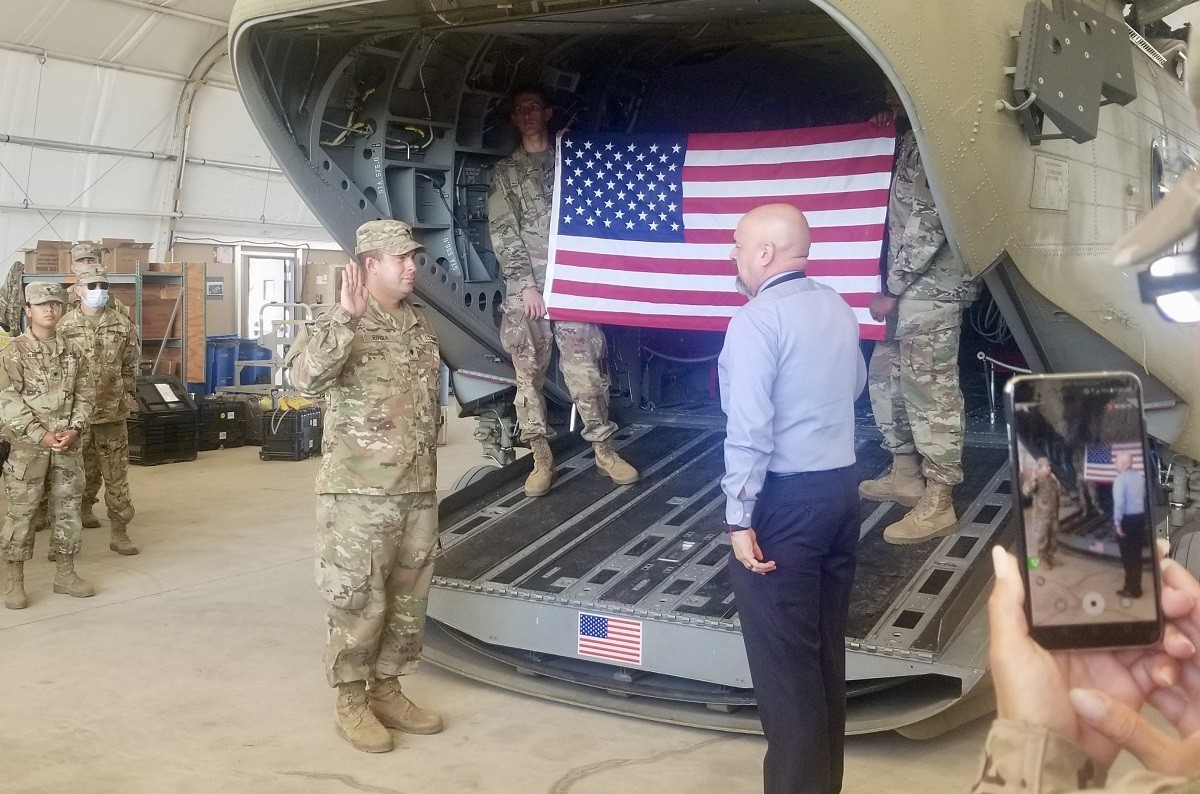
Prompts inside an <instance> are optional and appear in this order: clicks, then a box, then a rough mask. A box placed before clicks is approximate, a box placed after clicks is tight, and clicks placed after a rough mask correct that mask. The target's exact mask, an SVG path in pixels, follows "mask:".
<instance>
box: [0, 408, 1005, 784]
mask: <svg viewBox="0 0 1200 794" xmlns="http://www.w3.org/2000/svg"><path fill="white" fill-rule="evenodd" d="M471 429H472V423H471V422H468V421H461V422H460V421H454V422H452V424H451V426H450V432H449V442H450V443H449V444H448V445H447V446H446V447H443V448H442V449H441V454H440V460H441V472H440V476H439V487H440V488H443V489H448V488H450V487H451V486H452V484H453V483H454V481H455V480H456V479H457V477H458V475H459V474H460V473H461V472H462V471H464V470H466V469H467V468H469V467H470V466H473V465H476V464H477V463H480V462H482V461H481V459H480V457H479V447H478V445H477V444H476V443H475V442H474V441H473V440H472V439H471ZM317 467H318V461H316V460H310V461H304V462H299V463H291V462H269V463H266V462H262V461H259V459H258V450H257V448H254V447H247V448H242V449H236V450H226V451H217V452H204V453H201V455H200V459H199V460H198V461H196V462H194V463H181V464H172V465H166V466H159V467H151V468H141V467H136V466H135V467H133V470H132V472H131V479H132V485H133V494H134V500H135V504H136V505H137V510H138V515H137V518H136V519H135V521H134V524H133V525H132V526H131V527H130V534H131V535H132V536H133V538H134V540H135V541H136V542H138V543H139V544H140V545H141V547H142V554H141V555H139V556H136V557H119V556H117V555H116V554H113V553H112V552H110V551H109V550H108V544H107V522H105V527H104V528H102V529H94V530H85V540H84V549H83V552H82V553H81V555H80V558H79V564H78V568H79V571H80V573H81V574H83V575H84V576H85V577H86V578H87V579H88V580H90V581H91V582H92V583H93V584H95V585H96V588H97V591H98V592H97V595H96V596H95V597H94V598H90V599H72V598H69V597H67V596H62V595H55V594H53V593H52V592H51V591H50V582H51V579H52V574H53V570H52V569H53V566H52V564H51V563H48V562H46V559H45V553H46V543H47V539H46V538H44V537H39V538H38V547H37V556H36V557H35V559H34V560H33V561H32V562H31V563H29V564H28V565H27V566H26V570H27V573H26V576H27V585H28V592H29V595H30V598H31V603H30V606H29V608H28V609H26V610H23V611H9V610H0V680H2V681H3V695H2V696H0V726H3V727H2V730H3V731H4V741H3V742H0V791H4V792H12V791H19V792H59V791H72V792H123V793H132V792H163V791H172V792H213V791H222V792H242V791H255V792H261V791H284V792H338V791H367V792H417V791H424V792H427V791H451V792H471V791H477V792H523V793H530V792H555V793H556V794H557V793H559V792H572V794H592V793H593V792H595V793H598V792H625V791H659V792H721V794H734V793H735V792H755V791H760V790H761V787H760V770H761V758H762V752H763V749H764V744H763V741H762V739H761V737H755V736H736V735H727V734H721V733H714V732H708V731H703V730H696V729H689V728H677V727H672V726H666V725H660V724H656V723H650V722H644V721H640V720H635V719H630V718H625V717H616V716H611V715H607V714H601V713H596V712H591V711H586V710H582V709H577V708H573V707H568V706H563V705H559V704H556V703H551V702H545V701H540V700H537V699H533V698H529V697H526V696H522V695H516V694H512V693H509V692H506V691H503V690H499V689H496V688H492V687H489V686H485V685H482V684H477V683H475V682H472V681H469V680H466V679H462V678H459V677H457V676H455V675H453V674H450V673H447V672H445V671H442V670H439V669H437V668H436V667H433V666H432V665H428V664H426V665H424V666H423V667H422V669H421V670H420V671H419V672H418V673H417V674H416V675H415V676H413V677H412V678H411V679H410V680H409V681H407V682H406V684H405V690H406V692H409V693H411V694H412V696H413V698H414V700H416V701H417V702H418V703H420V704H422V705H425V706H429V707H433V708H437V709H439V710H440V711H441V712H442V713H443V715H444V717H445V720H446V730H445V732H444V733H442V734H440V735H437V736H408V735H404V734H400V733H396V734H395V737H396V740H397V742H396V743H397V747H396V750H395V751H394V752H392V753H390V754H384V755H367V754H365V753H360V752H357V751H355V750H354V749H352V748H351V747H350V746H349V745H348V744H346V743H345V742H344V741H343V740H341V739H340V738H338V737H337V735H336V734H335V733H334V729H333V724H332V711H333V701H334V696H333V691H332V690H331V689H330V688H329V687H328V686H327V685H326V683H325V679H324V672H323V670H322V665H321V654H322V649H323V644H324V617H323V615H324V610H323V607H322V601H321V599H320V598H319V597H318V595H317V593H316V591H315V589H314V585H313V581H312V556H313V550H312V547H313V512H314V498H313V492H312V484H313V477H314V476H315V473H316V470H317ZM987 722H988V721H987V720H978V721H976V722H974V723H972V724H970V725H967V726H965V727H963V728H960V729H958V730H955V731H953V732H951V733H949V734H947V735H944V736H942V737H940V738H938V739H934V740H930V741H925V742H916V741H911V740H908V739H904V738H902V737H900V736H898V735H896V734H879V735H872V736H863V737H852V738H850V739H849V741H848V743H847V749H846V755H847V760H846V782H845V790H846V791H848V792H876V791H878V790H880V788H881V787H886V788H887V789H888V790H889V791H893V792H918V791H921V792H929V791H953V790H960V791H961V790H966V789H967V788H968V787H969V786H970V784H971V783H972V782H973V780H974V776H975V773H976V764H977V758H978V752H979V748H980V746H981V744H982V742H983V737H984V734H985V733H986V730H987Z"/></svg>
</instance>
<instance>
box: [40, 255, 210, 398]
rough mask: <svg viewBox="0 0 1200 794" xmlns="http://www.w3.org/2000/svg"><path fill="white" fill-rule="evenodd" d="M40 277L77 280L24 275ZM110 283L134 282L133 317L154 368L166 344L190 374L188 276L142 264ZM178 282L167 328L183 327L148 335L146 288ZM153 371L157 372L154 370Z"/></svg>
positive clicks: (66, 276) (64, 278)
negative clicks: (144, 309)
mask: <svg viewBox="0 0 1200 794" xmlns="http://www.w3.org/2000/svg"><path fill="white" fill-rule="evenodd" d="M37 281H52V282H58V283H59V284H62V285H63V286H65V287H70V286H72V285H74V283H75V274H74V273H25V274H24V275H23V276H22V277H21V285H22V287H24V285H26V284H31V283H33V282H37ZM108 283H109V284H132V285H133V305H132V306H130V309H131V311H132V312H133V314H132V317H131V319H132V320H133V324H134V327H136V328H137V331H138V336H139V337H140V338H141V340H142V358H143V359H145V358H151V359H152V360H153V361H154V362H155V367H154V369H157V367H158V362H159V361H160V360H161V358H162V356H161V351H162V349H164V348H167V349H178V350H179V371H180V373H181V376H182V377H183V378H184V379H185V380H186V377H187V371H188V369H187V361H188V351H187V344H186V341H187V338H188V312H187V300H188V295H187V278H186V277H185V274H184V273H163V272H160V271H157V270H142V269H141V268H140V267H139V268H138V272H136V273H109V274H108ZM171 284H173V285H177V286H178V287H179V296H178V297H177V298H176V299H175V306H174V310H173V312H172V320H171V321H169V322H168V327H167V329H165V330H167V331H171V330H173V329H176V328H177V329H179V336H178V338H175V336H174V334H171V335H170V336H168V337H166V338H164V337H152V338H147V337H146V336H145V334H143V333H142V305H143V300H142V298H143V294H142V293H143V289H144V288H145V287H147V286H151V285H157V286H164V285H171ZM150 374H154V371H153V370H152V371H151V373H150Z"/></svg>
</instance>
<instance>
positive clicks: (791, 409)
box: [718, 204, 867, 792]
mask: <svg viewBox="0 0 1200 794" xmlns="http://www.w3.org/2000/svg"><path fill="white" fill-rule="evenodd" d="M733 239H734V247H733V251H732V252H731V253H730V258H731V259H733V260H734V261H735V262H736V263H737V271H738V282H739V289H740V290H741V291H742V292H744V293H745V294H747V295H749V296H751V298H750V302H749V303H747V304H746V305H745V306H743V307H742V308H741V309H739V310H738V311H737V313H736V314H734V316H733V319H732V320H731V321H730V323H729V330H728V331H727V332H726V335H725V345H724V348H723V349H722V350H721V356H720V359H719V362H718V372H719V375H720V382H721V407H722V408H723V409H724V411H725V414H726V417H727V423H726V438H725V476H724V477H723V478H722V480H721V487H722V489H723V490H724V492H725V496H726V507H725V518H726V522H727V524H728V528H729V533H730V542H731V544H732V547H733V548H732V553H731V556H730V560H729V575H730V579H731V581H732V584H733V591H734V595H735V597H736V599H737V608H738V617H739V620H740V622H741V627H742V639H743V641H744V642H745V645H746V657H747V659H748V660H749V663H750V675H751V678H752V680H753V683H754V697H755V700H756V701H757V702H758V712H759V718H760V720H761V721H762V726H763V733H764V734H765V735H766V737H767V753H766V757H765V758H764V759H763V786H764V789H765V790H766V791H767V792H797V791H805V792H810V791H820V792H836V791H840V790H841V786H842V750H843V744H844V737H845V730H846V653H845V636H846V620H847V613H848V611H849V603H850V586H851V584H852V583H853V580H854V564H855V562H854V552H855V547H856V546H857V544H858V532H859V527H860V520H859V498H858V480H857V478H856V476H855V471H854V462H855V456H854V400H855V398H857V397H858V395H859V394H860V393H861V392H862V390H863V387H864V386H865V385H866V380H867V370H866V365H865V364H864V363H863V358H862V354H861V352H860V351H859V347H858V320H857V318H856V317H855V316H854V311H853V310H852V309H851V308H850V307H849V306H848V305H847V304H846V302H845V301H844V300H843V299H842V297H841V296H840V295H838V293H837V292H835V291H834V290H832V289H830V288H829V287H827V286H824V285H822V284H819V283H817V282H815V281H813V280H812V279H808V278H805V273H804V270H805V268H806V267H807V266H808V252H809V246H810V245H811V242H812V236H811V233H810V232H809V228H808V222H807V221H806V220H805V218H804V214H803V213H801V212H800V211H799V210H797V209H795V208H794V207H791V206H788V205H785V204H769V205H766V206H762V207H758V208H757V209H754V210H752V211H751V212H749V213H747V214H746V215H745V216H744V217H743V218H742V220H741V222H740V223H738V227H737V231H736V232H735V233H734V238H733Z"/></svg>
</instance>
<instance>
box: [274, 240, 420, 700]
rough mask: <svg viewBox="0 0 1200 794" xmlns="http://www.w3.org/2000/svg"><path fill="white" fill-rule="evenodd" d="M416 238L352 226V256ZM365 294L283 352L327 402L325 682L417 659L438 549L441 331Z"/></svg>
mask: <svg viewBox="0 0 1200 794" xmlns="http://www.w3.org/2000/svg"><path fill="white" fill-rule="evenodd" d="M417 247H419V246H418V245H417V244H416V243H415V242H414V241H413V240H412V237H411V232H410V230H409V227H408V226H407V224H403V223H400V222H399V221H373V222H371V223H368V224H364V226H363V227H362V228H360V229H359V239H358V247H357V248H358V252H359V253H361V252H363V251H370V250H387V251H389V252H390V253H397V254H403V253H407V252H408V251H412V250H415V249H416V248H417ZM367 302H368V307H367V312H366V314H365V315H363V316H362V317H361V318H358V319H355V318H354V317H353V316H352V315H351V314H350V313H349V312H348V311H346V309H345V308H343V307H342V306H340V305H339V306H336V307H334V308H333V309H332V310H331V311H329V312H326V313H325V314H324V315H322V316H321V317H320V318H319V319H318V320H317V321H316V322H315V323H313V324H312V325H311V326H309V327H308V328H306V329H304V330H303V331H301V333H300V334H299V336H298V337H297V339H296V342H295V344H294V345H293V346H292V349H291V351H290V352H289V354H288V363H289V366H290V368H291V378H292V382H293V383H294V384H295V385H296V386H297V388H299V389H300V390H301V391H302V392H304V393H305V394H307V395H310V396H314V397H315V396H320V395H323V396H324V397H325V399H326V400H327V402H328V408H327V412H326V418H325V436H324V439H323V442H322V447H323V452H324V460H323V461H322V464H321V470H320V473H319V474H318V475H317V494H318V503H317V558H316V578H317V587H318V589H319V590H320V592H321V595H322V596H323V597H324V598H325V600H326V601H327V602H328V604H329V638H328V645H327V648H326V654H325V667H326V676H327V678H328V680H329V684H330V686H338V685H339V684H347V683H352V682H355V681H371V680H380V679H387V678H391V677H394V676H399V675H404V674H406V673H410V672H412V671H413V670H414V669H415V668H416V665H417V662H418V660H419V658H420V654H421V643H422V637H423V635H424V630H425V610H426V606H427V605H428V599H429V586H430V583H431V581H432V579H433V560H434V551H435V548H436V546H437V531H438V526H437V500H436V489H437V484H436V481H437V454H436V449H437V420H438V417H439V415H440V405H439V402H438V367H439V359H438V347H437V338H436V336H435V335H434V331H433V327H432V326H431V325H430V324H429V322H428V321H427V320H426V319H425V318H424V317H423V316H422V315H421V314H420V313H419V312H418V311H417V310H416V309H414V308H413V307H412V305H411V304H410V303H409V302H408V301H404V302H403V303H402V304H401V307H400V309H399V310H398V311H397V312H395V313H392V312H388V311H386V310H384V309H383V308H382V307H381V306H380V305H379V304H378V303H377V302H376V301H375V299H374V298H373V297H368V300H367Z"/></svg>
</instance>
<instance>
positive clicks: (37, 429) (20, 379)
mask: <svg viewBox="0 0 1200 794" xmlns="http://www.w3.org/2000/svg"><path fill="white" fill-rule="evenodd" d="M0 369H2V370H3V375H2V376H0V377H2V379H3V385H4V389H3V390H2V391H0V423H3V424H4V426H5V427H7V428H8V429H9V430H10V431H12V433H13V435H14V436H16V437H17V438H24V439H25V440H26V441H28V442H29V443H31V444H41V443H42V439H43V438H44V437H45V435H46V433H48V432H50V431H49V430H48V429H47V428H46V426H45V425H44V424H42V422H41V420H40V419H38V417H37V414H35V413H34V412H33V409H32V408H30V407H29V405H28V404H27V403H26V402H25V399H24V398H23V397H22V396H21V392H22V390H23V389H24V388H25V373H24V370H23V368H22V367H21V358H20V356H18V355H17V351H16V348H15V347H13V346H12V345H10V346H9V347H7V348H5V350H4V353H3V354H0Z"/></svg>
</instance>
